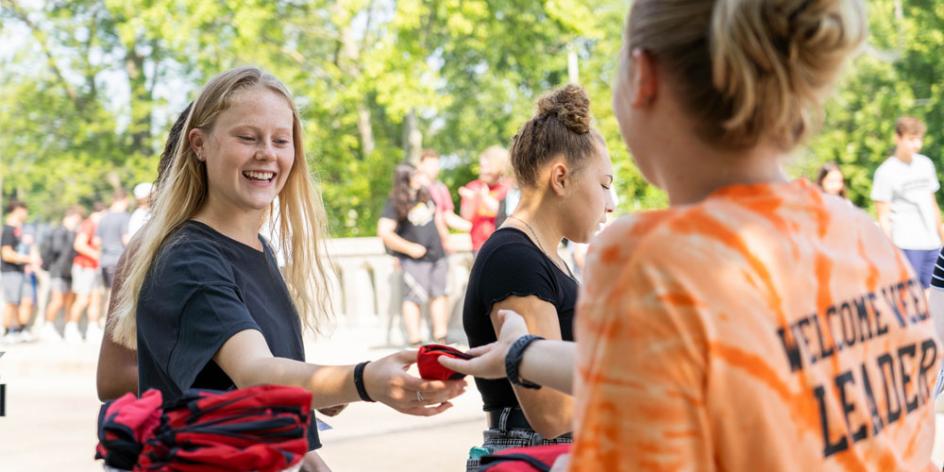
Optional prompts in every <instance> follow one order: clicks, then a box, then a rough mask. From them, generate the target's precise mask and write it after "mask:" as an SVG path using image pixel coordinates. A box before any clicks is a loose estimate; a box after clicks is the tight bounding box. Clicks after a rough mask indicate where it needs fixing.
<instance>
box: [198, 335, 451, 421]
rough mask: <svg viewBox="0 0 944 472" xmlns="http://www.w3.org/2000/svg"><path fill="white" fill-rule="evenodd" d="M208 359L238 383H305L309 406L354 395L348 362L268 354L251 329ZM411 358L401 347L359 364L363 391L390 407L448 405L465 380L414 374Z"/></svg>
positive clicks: (424, 411)
mask: <svg viewBox="0 0 944 472" xmlns="http://www.w3.org/2000/svg"><path fill="white" fill-rule="evenodd" d="M213 360H214V361H215V362H216V363H217V365H219V366H220V368H221V369H223V372H225V373H226V375H228V376H229V378H231V379H232V380H233V382H234V383H235V384H236V386H237V387H240V388H242V387H248V386H252V385H260V384H277V385H295V386H299V387H303V388H306V389H308V390H309V391H311V392H312V394H313V399H312V407H313V408H322V407H327V406H334V405H341V404H345V403H351V402H355V401H359V400H360V396H359V395H358V394H357V389H356V388H355V386H354V366H352V365H337V366H322V365H315V364H308V363H305V362H299V361H295V360H291V359H284V358H279V357H273V356H272V353H271V352H270V351H269V346H268V344H266V341H265V338H264V337H263V336H262V333H260V332H259V331H256V330H254V329H248V330H244V331H240V332H238V333H236V334H235V335H233V336H232V337H231V338H229V339H228V340H227V341H226V342H225V343H223V347H221V348H220V350H219V351H218V352H217V353H216V355H215V356H214V357H213ZM414 362H416V351H401V352H398V353H396V354H392V355H389V356H387V357H384V358H382V359H378V360H376V361H374V362H371V363H370V364H368V365H367V367H366V368H365V369H364V385H365V387H366V389H367V393H368V395H369V396H370V397H371V398H373V399H374V400H377V401H378V402H381V403H384V404H386V405H388V406H390V407H391V408H393V409H395V410H398V411H400V412H403V413H407V414H412V415H418V416H432V415H436V414H438V413H441V412H443V411H445V410H446V409H448V408H450V407H451V406H452V404H451V403H449V401H448V400H449V399H451V398H453V397H455V396H456V395H459V394H460V393H462V392H463V391H464V389H465V381H461V380H459V381H456V380H454V381H447V382H440V381H427V380H422V379H418V378H416V377H413V376H410V375H408V374H407V373H406V369H407V368H408V367H409V366H410V364H412V363H414ZM417 392H419V393H420V394H419V395H417Z"/></svg>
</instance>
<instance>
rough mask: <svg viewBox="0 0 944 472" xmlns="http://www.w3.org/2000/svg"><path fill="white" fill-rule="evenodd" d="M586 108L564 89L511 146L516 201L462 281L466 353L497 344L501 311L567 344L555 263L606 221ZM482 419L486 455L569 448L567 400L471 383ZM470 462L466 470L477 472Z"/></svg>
mask: <svg viewBox="0 0 944 472" xmlns="http://www.w3.org/2000/svg"><path fill="white" fill-rule="evenodd" d="M590 121H591V118H590V100H589V99H588V98H587V95H586V93H585V92H584V91H583V89H581V88H580V87H578V86H576V85H568V86H566V87H563V88H561V89H559V90H557V91H555V92H553V93H551V94H549V95H547V96H545V97H544V98H542V99H541V100H540V101H539V102H538V108H537V113H536V114H535V116H534V117H533V118H531V120H529V121H528V122H527V123H525V125H524V126H523V127H522V128H521V130H520V131H519V132H518V134H517V135H516V136H515V138H514V141H513V143H512V146H511V163H512V167H513V168H514V173H515V177H516V178H517V181H518V183H519V186H520V188H521V200H520V202H519V203H518V205H517V207H516V209H515V211H514V212H513V213H512V214H511V215H509V216H508V218H507V219H506V220H505V222H504V224H503V226H502V227H501V228H499V229H498V230H496V231H495V232H494V233H493V234H492V235H491V237H490V238H489V239H488V240H487V241H486V242H485V244H484V245H483V246H482V248H481V249H480V250H479V252H478V255H477V256H476V258H475V263H474V264H473V266H472V271H471V274H470V276H469V284H468V287H467V290H466V296H465V306H464V309H463V325H464V327H465V332H466V335H467V336H468V338H469V344H470V346H472V347H475V346H481V345H485V344H488V343H491V342H493V341H495V339H496V331H497V328H498V326H499V325H500V323H499V322H498V319H499V318H498V312H499V310H503V309H509V310H515V311H517V312H519V313H521V314H522V315H523V316H524V318H525V320H526V322H527V325H528V327H529V329H530V330H531V332H533V333H535V334H538V335H541V336H544V337H545V338H548V339H558V340H561V339H563V340H565V341H573V339H574V336H573V320H574V307H575V304H576V301H577V290H578V283H577V280H576V279H575V277H574V275H573V273H571V271H570V268H569V267H568V266H567V264H566V263H565V262H564V261H563V259H562V258H561V256H560V254H559V253H558V247H559V245H560V243H561V240H562V239H563V238H567V239H568V240H570V241H575V242H585V241H588V240H589V239H590V237H591V236H593V234H594V233H595V232H596V231H597V230H598V229H599V227H600V225H601V224H602V223H603V222H604V221H605V219H606V213H607V212H611V211H613V201H612V198H611V195H610V192H609V188H610V186H611V185H612V183H613V168H612V164H611V163H610V157H609V154H608V153H607V150H606V145H605V143H604V141H603V138H602V137H601V135H600V134H599V133H598V132H597V131H596V130H594V129H592V127H591V125H590ZM475 382H476V385H477V386H478V389H479V391H480V392H481V393H482V399H483V401H484V403H485V405H484V408H485V411H486V412H487V416H488V429H487V430H486V431H485V433H484V437H485V443H484V448H486V449H488V450H490V451H497V450H501V449H505V448H508V447H515V446H530V445H537V444H551V443H569V442H571V441H572V437H571V435H570V434H569V433H570V432H571V430H572V426H571V425H572V413H571V412H572V408H573V406H572V399H571V398H570V397H569V396H567V395H565V394H563V393H560V392H556V391H553V390H550V389H543V390H534V389H531V388H527V387H526V386H522V385H520V384H513V383H510V382H509V381H508V380H506V379H499V380H486V379H475ZM478 465H479V462H478V458H477V457H474V456H473V457H470V458H469V461H468V462H467V469H468V470H470V471H471V470H478Z"/></svg>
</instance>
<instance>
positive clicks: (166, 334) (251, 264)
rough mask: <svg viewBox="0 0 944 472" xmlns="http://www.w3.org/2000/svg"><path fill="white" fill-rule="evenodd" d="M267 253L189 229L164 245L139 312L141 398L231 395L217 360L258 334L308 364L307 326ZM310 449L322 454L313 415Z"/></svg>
mask: <svg viewBox="0 0 944 472" xmlns="http://www.w3.org/2000/svg"><path fill="white" fill-rule="evenodd" d="M259 239H260V241H263V246H264V247H265V251H264V252H260V251H257V250H256V249H254V248H252V247H249V246H246V245H244V244H242V243H240V242H237V241H235V240H233V239H230V238H228V237H226V236H224V235H222V234H220V233H218V232H217V231H215V230H214V229H212V228H210V227H209V226H207V225H205V224H203V223H199V222H196V221H188V222H187V223H184V225H183V226H182V227H181V228H180V229H179V230H178V231H177V232H175V233H174V234H172V235H171V236H170V237H169V238H168V240H167V242H165V243H164V245H163V247H162V248H161V250H160V251H159V252H158V257H157V259H156V262H155V264H154V265H153V266H152V267H151V270H150V273H149V274H148V276H147V277H146V279H145V281H144V284H143V285H142V287H141V293H140V297H139V301H138V311H137V324H138V326H137V329H138V375H139V387H138V388H139V389H140V391H141V392H144V391H145V390H147V389H149V388H156V389H158V390H160V391H161V393H162V394H163V396H164V399H165V400H169V401H173V400H176V399H178V398H179V397H180V396H181V394H182V393H183V392H184V391H186V390H187V389H190V388H201V389H213V390H230V389H234V388H236V386H235V385H234V384H233V381H232V380H231V379H230V378H229V377H228V376H227V375H226V374H225V373H224V372H223V370H222V369H220V367H219V366H218V365H217V364H216V363H215V362H214V361H213V356H214V355H216V353H217V351H219V350H220V348H221V347H222V346H223V344H224V343H225V342H226V341H227V340H228V339H229V338H230V337H232V336H233V335H234V334H236V333H238V332H240V331H243V330H246V329H255V330H258V331H259V332H261V333H262V335H263V336H264V337H265V340H266V343H267V344H268V345H269V349H270V350H271V351H272V354H273V355H274V356H275V357H283V358H288V359H294V360H297V361H304V360H305V349H304V345H303V344H302V334H301V333H302V332H301V321H300V320H299V318H298V315H297V314H296V311H295V307H294V305H293V303H292V300H291V298H290V296H289V293H288V289H287V287H286V285H285V281H284V280H283V279H282V275H281V273H280V272H279V269H278V267H277V266H276V263H275V257H274V254H273V253H272V250H271V248H269V246H268V244H266V243H265V241H264V240H263V239H262V238H261V237H260V238H259ZM310 430H311V434H312V436H313V437H311V438H309V439H310V440H312V442H310V444H312V445H313V446H316V447H317V446H320V443H318V440H317V428H316V427H315V424H314V415H312V424H311V428H310Z"/></svg>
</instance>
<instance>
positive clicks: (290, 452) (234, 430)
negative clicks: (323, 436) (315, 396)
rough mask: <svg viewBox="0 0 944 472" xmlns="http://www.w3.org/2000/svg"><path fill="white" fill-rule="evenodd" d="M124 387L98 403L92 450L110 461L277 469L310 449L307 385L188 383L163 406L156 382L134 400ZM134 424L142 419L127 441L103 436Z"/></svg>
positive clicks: (129, 465) (135, 465)
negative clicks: (223, 388) (217, 387)
mask: <svg viewBox="0 0 944 472" xmlns="http://www.w3.org/2000/svg"><path fill="white" fill-rule="evenodd" d="M129 395H130V394H129ZM129 395H126V396H125V397H122V399H119V400H118V401H115V402H113V403H110V404H106V405H105V406H103V407H102V408H103V411H104V412H105V413H104V414H103V415H102V416H100V423H101V424H100V426H99V438H100V441H101V442H100V444H99V446H98V448H97V451H98V453H99V454H97V455H96V457H98V458H104V459H105V461H106V465H108V466H110V467H115V468H120V469H125V470H129V469H133V470H135V471H157V470H160V471H189V470H194V471H196V470H236V469H240V470H258V471H278V470H283V469H286V468H288V467H291V466H293V465H295V464H298V463H299V462H301V460H302V458H303V456H304V455H305V453H306V452H308V450H309V449H310V447H309V442H308V427H309V424H310V423H309V419H310V415H311V393H310V392H308V391H307V390H305V389H302V388H297V387H282V386H273V385H261V386H256V387H250V388H246V389H239V390H232V391H227V392H216V391H207V390H191V391H188V392H186V393H185V394H184V395H183V396H182V397H181V398H180V399H178V400H176V401H174V402H169V403H165V404H164V405H163V408H162V407H161V404H160V393H159V392H157V391H156V390H149V391H148V392H146V393H145V394H144V396H142V398H141V399H140V400H139V399H135V398H134V396H133V395H130V399H128V400H126V397H129ZM155 398H156V399H157V401H156V402H155V401H154V399H155ZM146 399H150V400H151V402H150V403H147V404H146V406H147V407H148V408H144V407H143V406H139V405H138V404H137V403H139V402H142V401H144V400H146ZM121 400H124V402H123V403H120V404H119V401H121ZM145 412H146V413H147V415H145V414H144V413H145ZM155 415H156V420H155V419H154V418H155ZM136 425H146V426H140V427H138V428H139V429H140V430H142V431H140V432H138V433H137V434H135V435H134V440H133V441H129V440H125V441H124V442H121V443H118V444H117V446H119V447H121V449H117V450H116V449H115V445H116V444H115V442H114V441H110V442H109V441H106V439H109V437H108V436H107V435H106V436H104V437H103V434H102V431H112V430H115V431H127V430H129V429H130V430H131V431H137V430H135V429H134V428H135V427H136ZM144 430H148V431H144ZM124 437H129V435H127V434H125V436H124ZM116 452H117V453H116ZM111 458H115V459H120V461H116V460H111Z"/></svg>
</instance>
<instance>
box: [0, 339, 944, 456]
mask: <svg viewBox="0 0 944 472" xmlns="http://www.w3.org/2000/svg"><path fill="white" fill-rule="evenodd" d="M383 339H384V335H383V331H382V330H381V329H370V328H361V329H357V330H351V329H348V330H339V331H337V332H336V333H335V334H334V335H333V336H332V337H331V338H329V339H323V340H321V341H317V342H314V343H310V344H309V346H308V355H309V358H310V359H312V360H317V361H319V362H323V363H353V362H356V361H359V360H362V359H371V358H377V357H381V356H383V355H385V354H386V353H389V352H393V350H392V349H390V348H371V347H370V346H378V345H380V344H382V341H383ZM0 350H5V351H6V354H5V355H4V356H3V357H2V358H0V383H5V384H6V386H7V387H6V388H7V403H6V414H7V416H6V417H3V418H0V470H3V471H21V470H30V471H76V472H82V471H99V470H101V465H100V463H97V462H96V461H94V460H93V459H92V457H93V454H94V446H95V441H96V439H95V421H96V415H97V413H98V407H99V402H98V400H97V398H96V395H95V362H96V358H97V355H98V348H97V346H95V345H91V344H82V345H66V344H62V343H41V342H37V343H31V344H21V345H15V346H6V347H3V346H0ZM455 403H456V406H455V408H453V409H451V410H449V411H447V412H446V413H443V414H442V415H439V416H437V417H434V418H416V417H408V416H404V415H401V414H398V413H396V412H394V411H393V410H391V409H389V408H386V407H384V406H382V405H378V404H363V403H358V404H354V405H352V406H351V407H349V408H348V409H347V410H345V411H344V412H343V413H342V414H341V415H340V416H339V417H337V418H331V419H328V422H329V423H331V425H332V426H333V427H334V429H333V430H331V431H326V432H324V433H323V434H322V441H323V442H324V444H325V447H324V449H322V454H323V456H324V458H325V460H326V461H327V462H328V464H329V465H331V467H332V468H333V470H334V471H335V472H347V471H389V472H399V471H415V470H424V471H436V472H439V471H461V470H464V460H465V457H466V453H467V451H468V448H469V447H470V446H471V445H473V444H474V443H476V442H478V441H480V438H481V436H480V434H481V429H482V426H483V422H484V419H483V414H482V412H481V411H480V405H481V399H480V397H479V396H478V393H477V392H476V391H475V388H470V389H469V390H468V392H467V393H466V394H465V395H464V396H463V397H461V398H459V399H457V401H456V402H455ZM937 427H938V431H944V415H940V414H939V415H938V426H937ZM942 436H944V435H939V439H938V441H936V447H935V454H934V457H935V458H936V459H937V461H938V463H939V464H940V463H941V458H942V457H944V437H942ZM418 451H422V453H420V452H418Z"/></svg>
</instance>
